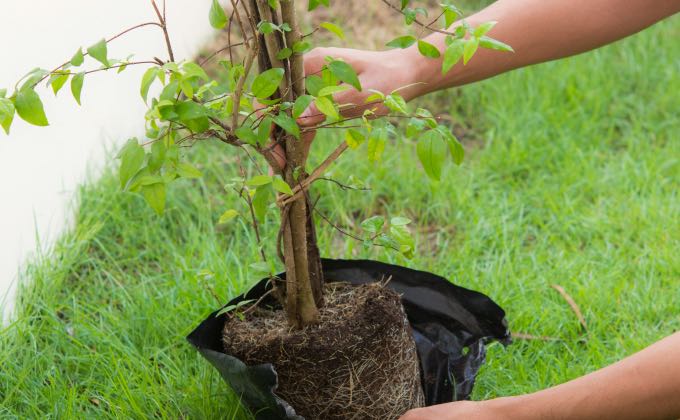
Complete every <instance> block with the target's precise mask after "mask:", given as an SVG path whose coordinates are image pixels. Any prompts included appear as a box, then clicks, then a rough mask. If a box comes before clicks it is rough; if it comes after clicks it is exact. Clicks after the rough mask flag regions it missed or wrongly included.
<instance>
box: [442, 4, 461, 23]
mask: <svg viewBox="0 0 680 420" xmlns="http://www.w3.org/2000/svg"><path fill="white" fill-rule="evenodd" d="M442 10H443V12H444V25H445V26H446V27H447V28H448V27H449V26H451V25H453V23H454V22H455V21H456V19H458V16H460V15H461V14H462V13H461V12H460V10H458V8H457V7H456V6H453V5H450V4H442Z"/></svg>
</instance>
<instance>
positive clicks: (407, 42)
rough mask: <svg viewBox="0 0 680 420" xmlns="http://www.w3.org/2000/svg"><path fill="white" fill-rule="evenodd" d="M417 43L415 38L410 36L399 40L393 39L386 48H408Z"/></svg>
mask: <svg viewBox="0 0 680 420" xmlns="http://www.w3.org/2000/svg"><path fill="white" fill-rule="evenodd" d="M416 41H417V39H416V37H414V36H411V35H404V36H400V37H399V38H394V39H393V40H392V41H390V42H388V43H387V46H388V47H392V48H408V47H410V46H411V45H413V44H415V43H416Z"/></svg>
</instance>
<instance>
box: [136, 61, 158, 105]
mask: <svg viewBox="0 0 680 420" xmlns="http://www.w3.org/2000/svg"><path fill="white" fill-rule="evenodd" d="M158 71H159V69H158V67H150V68H148V69H147V70H146V71H145V72H144V75H143V76H142V86H141V87H140V88H139V93H140V95H142V99H144V103H146V97H147V96H148V95H149V88H150V87H151V84H152V83H153V81H154V80H156V76H157V75H158Z"/></svg>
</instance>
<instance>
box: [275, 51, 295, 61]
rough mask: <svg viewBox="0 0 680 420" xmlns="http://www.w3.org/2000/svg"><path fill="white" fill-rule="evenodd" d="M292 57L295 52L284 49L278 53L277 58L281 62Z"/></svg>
mask: <svg viewBox="0 0 680 420" xmlns="http://www.w3.org/2000/svg"><path fill="white" fill-rule="evenodd" d="M291 55H293V50H291V49H290V48H284V49H282V50H281V51H279V52H278V53H276V58H278V59H279V60H285V59H286V58H288V57H290V56H291Z"/></svg>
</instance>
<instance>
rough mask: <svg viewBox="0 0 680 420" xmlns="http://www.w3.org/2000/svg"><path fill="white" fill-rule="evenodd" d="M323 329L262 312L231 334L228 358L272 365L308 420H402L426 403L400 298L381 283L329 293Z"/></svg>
mask: <svg viewBox="0 0 680 420" xmlns="http://www.w3.org/2000/svg"><path fill="white" fill-rule="evenodd" d="M325 287H326V288H325V299H326V304H325V306H324V307H323V308H321V310H320V322H319V323H318V324H315V325H311V326H308V327H305V328H304V329H301V330H291V329H290V328H289V327H288V325H287V324H286V316H285V312H284V311H282V310H275V311H273V310H268V309H257V310H255V311H253V312H252V313H250V314H248V315H247V316H246V317H245V318H244V319H239V318H238V317H233V318H232V319H230V320H228V321H227V322H226V324H225V327H224V335H223V341H224V347H225V351H226V353H228V354H231V355H233V356H235V357H238V358H239V359H241V360H243V361H244V362H245V363H246V364H248V365H255V364H262V363H272V364H273V365H274V367H275V369H276V371H277V373H278V377H279V386H278V389H277V390H276V394H277V395H279V396H280V397H281V398H283V399H284V400H286V401H287V402H288V403H289V404H291V405H292V406H293V408H294V409H295V410H296V412H297V413H298V414H299V415H301V416H304V417H305V419H307V420H312V419H381V420H383V419H397V418H399V416H400V415H402V414H403V413H404V412H406V411H407V410H409V409H411V408H416V407H422V406H423V403H424V398H423V392H422V388H421V383H420V368H419V362H418V357H417V353H416V347H415V343H414V341H413V337H412V334H411V328H410V326H409V324H408V321H407V319H406V315H405V313H404V309H403V307H402V305H401V301H400V299H399V295H398V294H397V293H396V292H394V291H392V290H390V289H388V288H386V287H384V286H383V285H381V284H379V283H374V284H366V285H362V286H357V287H353V286H350V285H348V284H346V283H328V284H326V286H325Z"/></svg>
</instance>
